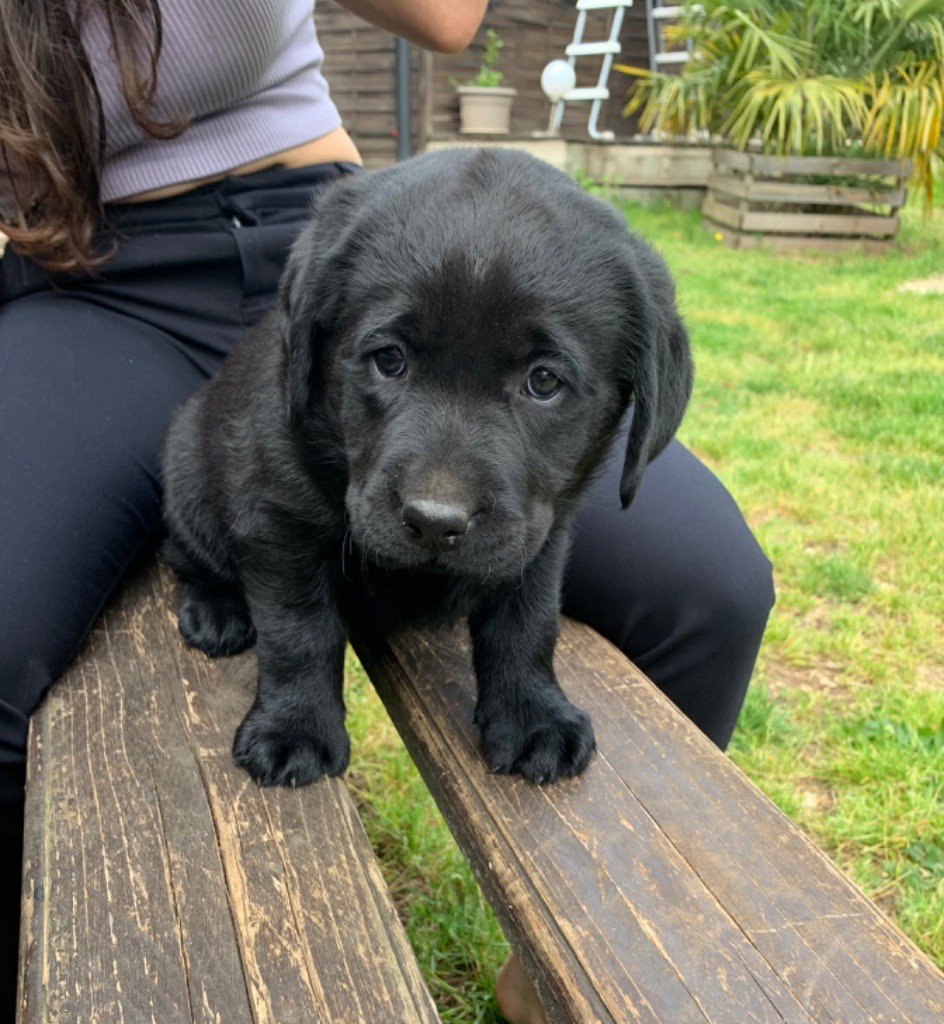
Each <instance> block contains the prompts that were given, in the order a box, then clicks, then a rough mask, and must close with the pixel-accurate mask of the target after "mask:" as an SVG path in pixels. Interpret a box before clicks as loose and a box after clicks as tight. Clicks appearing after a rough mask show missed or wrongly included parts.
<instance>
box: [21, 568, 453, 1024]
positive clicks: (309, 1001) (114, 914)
mask: <svg viewBox="0 0 944 1024" xmlns="http://www.w3.org/2000/svg"><path fill="white" fill-rule="evenodd" d="M171 591H172V588H171V585H170V583H169V581H168V580H167V578H166V577H165V576H163V575H161V574H159V573H157V572H156V571H151V572H148V573H146V574H144V575H143V576H139V577H138V578H137V579H136V580H134V581H133V582H132V584H131V585H130V586H129V587H128V588H127V589H126V591H125V593H124V595H123V596H122V598H121V599H120V600H119V602H118V603H117V606H116V607H114V608H113V609H112V610H111V611H110V612H109V613H108V614H107V616H106V617H105V619H104V620H103V622H102V624H101V625H100V626H99V627H98V628H97V629H96V630H95V632H94V634H93V636H92V638H91V640H90V642H89V644H88V645H87V647H86V649H85V650H84V652H83V653H82V654H81V655H80V656H79V658H78V659H77V660H76V662H75V664H74V665H73V667H72V668H71V669H70V671H69V672H68V673H67V676H66V677H65V678H64V679H63V680H62V681H61V682H60V683H59V684H57V686H56V687H55V688H54V689H53V691H52V692H51V693H50V695H49V696H48V697H47V699H46V701H45V702H44V704H43V706H42V708H41V709H40V711H39V712H38V714H37V716H36V717H35V718H34V721H33V728H32V730H31V741H30V754H29V783H28V789H27V835H28V838H27V844H26V857H25V883H24V919H25V928H24V935H23V940H22V956H21V961H22V964H23V967H22V982H21V992H20V1016H19V1018H18V1019H19V1021H20V1024H53V1022H56V1024H64V1022H67V1021H68V1022H71V1021H76V1022H82V1024H105V1022H108V1024H110V1022H112V1021H114V1022H127V1024H138V1022H142V1024H146V1022H157V1024H177V1022H181V1024H189V1022H200V1024H287V1022H293V1021H299V1022H300V1021H306V1022H307V1021H332V1022H338V1024H342V1022H343V1024H350V1022H352V1021H358V1022H362V1021H363V1022H368V1021H369V1022H376V1024H389V1022H391V1021H411V1022H412V1021H422V1022H425V1024H430V1022H433V1021H436V1020H438V1017H437V1016H436V1013H435V1010H434V1008H433V1004H432V1001H431V998H430V996H429V993H428V990H427V989H426V987H425V985H424V983H423V981H422V978H421V976H420V972H419V969H418V966H417V964H416V961H415V957H414V955H413V953H412V950H411V949H410V947H409V944H408V942H407V940H406V937H405V934H404V932H403V930H402V927H401V925H400V923H399V920H398V919H397V916H396V911H395V909H394V906H393V903H392V901H391V899H390V896H389V893H388V892H387V890H386V887H385V886H384V884H383V881H382V879H381V876H380V873H379V868H378V865H377V863H376V860H375V858H374V855H373V853H372V851H371V849H370V845H369V843H368V841H367V837H366V835H365V834H364V832H363V829H362V827H361V825H360V822H359V820H358V818H357V815H356V812H355V810H354V808H353V804H352V802H351V800H350V797H349V795H348V793H347V790H346V788H345V787H344V784H343V783H342V782H341V781H340V780H336V779H332V780H328V781H325V782H322V783H320V784H318V785H316V786H311V787H307V788H305V789H300V790H288V789H270V790H263V789H260V788H259V787H257V786H255V785H254V784H253V783H252V782H251V781H250V779H249V778H248V776H247V775H246V774H245V773H244V772H242V771H240V770H239V769H237V768H236V767H235V765H233V764H232V761H231V758H230V746H231V743H232V737H233V732H234V730H235V728H236V726H237V724H238V723H239V720H240V718H241V716H242V714H243V713H244V712H245V711H246V709H247V708H248V706H249V704H250V703H251V700H252V694H253V687H254V671H255V670H254V664H253V661H254V659H253V658H252V656H244V657H242V658H237V659H229V660H225V661H221V662H211V661H209V660H208V659H206V658H204V657H203V656H202V655H200V654H196V653H194V652H189V651H186V650H185V649H184V648H183V645H182V644H181V642H180V640H179V638H178V637H177V635H176V628H175V619H174V615H173V612H172V608H173V596H172V593H171Z"/></svg>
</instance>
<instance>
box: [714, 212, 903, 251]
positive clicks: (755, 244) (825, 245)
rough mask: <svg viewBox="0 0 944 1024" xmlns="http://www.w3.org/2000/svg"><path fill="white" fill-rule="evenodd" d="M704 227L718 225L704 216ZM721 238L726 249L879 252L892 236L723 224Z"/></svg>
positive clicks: (885, 248) (715, 227)
mask: <svg viewBox="0 0 944 1024" xmlns="http://www.w3.org/2000/svg"><path fill="white" fill-rule="evenodd" d="M704 227H705V228H706V229H707V230H710V231H717V229H718V225H717V224H713V223H712V222H711V221H708V220H706V221H705V222H704ZM723 236H724V237H723V238H722V242H723V243H724V245H725V246H726V247H727V248H728V249H745V250H750V249H768V250H770V251H771V252H803V251H809V250H816V251H818V252H865V253H874V254H875V255H880V254H881V253H883V252H887V251H888V250H889V249H890V248H891V246H892V245H894V239H891V238H881V239H878V238H825V237H823V236H822V235H758V234H743V233H742V232H740V231H737V230H735V229H732V228H725V229H724V232H723Z"/></svg>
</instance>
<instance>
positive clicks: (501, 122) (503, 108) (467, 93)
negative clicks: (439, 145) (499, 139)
mask: <svg viewBox="0 0 944 1024" xmlns="http://www.w3.org/2000/svg"><path fill="white" fill-rule="evenodd" d="M456 92H457V93H458V95H459V121H460V128H459V131H460V132H462V134H463V135H507V134H508V133H509V132H510V131H511V104H512V103H513V102H514V99H515V96H517V95H518V93H517V90H515V89H506V88H504V87H503V86H490V87H485V86H479V85H460V86H459V87H458V88H457V89H456Z"/></svg>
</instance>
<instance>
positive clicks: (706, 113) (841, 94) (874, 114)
mask: <svg viewBox="0 0 944 1024" xmlns="http://www.w3.org/2000/svg"><path fill="white" fill-rule="evenodd" d="M682 6H683V12H682V14H681V16H680V18H679V21H678V22H677V24H676V25H674V26H672V27H671V28H667V29H666V33H667V35H668V34H669V33H671V38H672V39H674V40H675V41H677V42H683V41H685V42H688V41H690V42H691V49H692V57H691V59H690V61H689V62H688V63H687V64H686V65H684V66H683V68H682V72H681V74H680V75H671V74H663V73H661V72H652V71H649V70H648V69H643V68H632V67H625V66H622V67H621V68H620V70H622V71H626V72H628V73H630V74H633V75H636V76H638V77H637V81H636V82H635V83H634V85H633V87H632V89H631V90H630V98H629V103H628V104H627V106H626V109H625V111H624V113H625V114H627V115H629V114H632V113H634V112H636V111H640V112H641V117H640V124H641V127H642V129H643V131H652V130H653V129H656V130H659V131H663V132H666V133H669V134H672V135H687V134H689V133H690V132H691V131H693V130H703V131H708V132H710V133H711V134H712V135H721V136H722V137H724V138H726V139H729V140H730V142H731V143H732V144H733V145H734V146H736V147H737V148H739V149H745V148H747V146H748V144H749V143H751V142H753V141H759V142H760V143H761V144H762V145H763V147H764V149H765V150H766V151H767V152H769V153H774V154H777V155H780V156H790V155H802V154H809V153H818V154H823V153H826V154H830V155H838V154H843V153H849V152H850V151H858V152H859V153H861V154H862V155H872V156H880V157H884V158H886V159H888V158H894V159H901V160H910V161H911V162H912V168H913V179H914V181H915V182H916V183H917V184H919V185H920V187H921V188H922V189H923V190H924V194H925V198H926V202H927V204H928V206H929V207H930V204H931V199H932V194H933V181H934V172H935V164H936V163H937V166H940V160H941V158H942V157H944V136H942V130H941V122H942V118H944V0H697V2H695V0H684V2H683V4H682Z"/></svg>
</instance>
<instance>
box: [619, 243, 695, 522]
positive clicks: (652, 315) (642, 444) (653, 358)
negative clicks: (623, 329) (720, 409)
mask: <svg viewBox="0 0 944 1024" xmlns="http://www.w3.org/2000/svg"><path fill="white" fill-rule="evenodd" d="M631 250H632V257H631V277H632V288H631V291H632V292H633V293H634V294H633V296H632V300H633V305H634V309H633V311H632V314H631V319H632V329H631V340H630V346H631V353H632V356H631V363H632V364H633V365H634V376H633V380H632V382H631V387H632V390H633V394H634V396H635V401H634V404H633V413H632V424H631V426H630V430H629V439H628V441H627V443H626V458H625V461H624V463H623V474H622V476H621V478H620V500H621V501H622V503H623V508H626V507H627V506H628V505H629V504H630V502H631V501H632V500H633V498H634V497H635V495H636V491H637V490H638V488H639V484H640V481H641V480H642V475H643V472H644V470H645V468H646V466H647V465H648V464H649V463H650V462H651V461H652V460H653V459H654V458H655V457H656V456H657V455H658V454H659V453H660V452H661V451H662V449H663V448H665V446H666V445H667V444H668V443H669V441H671V440H672V438H673V436H674V435H675V432H676V430H677V429H678V427H679V424H680V423H681V422H682V416H683V415H684V414H685V406H686V405H687V404H688V399H689V397H690V396H691V393H692V379H693V367H692V356H691V347H690V345H689V340H688V332H687V331H686V329H685V325H684V324H683V323H682V319H681V317H680V316H679V314H678V311H677V310H676V308H675V286H674V284H673V282H672V278H671V276H670V274H669V271H668V268H667V267H666V266H665V263H664V262H663V261H662V258H661V257H660V256H659V255H658V254H657V253H655V252H654V251H653V250H652V249H650V248H649V246H648V245H646V244H645V243H643V242H641V241H640V240H639V239H636V238H632V241H631Z"/></svg>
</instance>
